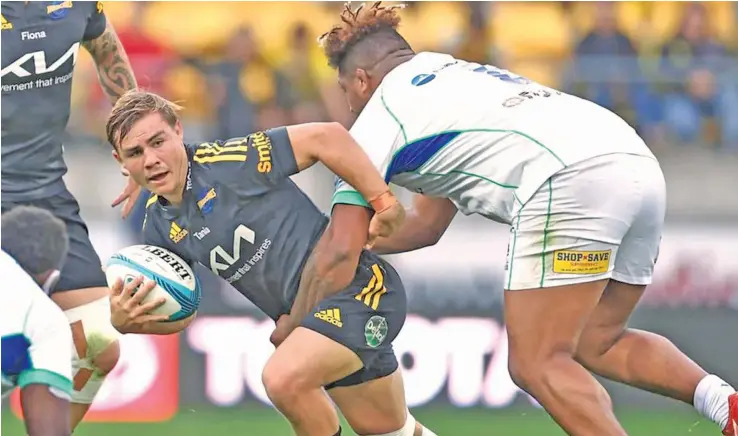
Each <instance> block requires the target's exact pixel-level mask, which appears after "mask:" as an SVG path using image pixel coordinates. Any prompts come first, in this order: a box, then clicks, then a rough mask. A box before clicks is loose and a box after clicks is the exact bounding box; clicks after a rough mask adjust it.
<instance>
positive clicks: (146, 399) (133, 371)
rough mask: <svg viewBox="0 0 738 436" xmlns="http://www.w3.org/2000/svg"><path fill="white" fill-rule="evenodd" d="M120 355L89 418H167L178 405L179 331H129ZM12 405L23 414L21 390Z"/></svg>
mask: <svg viewBox="0 0 738 436" xmlns="http://www.w3.org/2000/svg"><path fill="white" fill-rule="evenodd" d="M120 346H121V358H120V360H119V361H118V365H117V366H116V367H115V369H114V370H113V372H111V373H110V374H109V375H108V377H107V378H106V379H105V383H104V384H103V386H102V388H101V389H100V392H98V394H97V396H96V397H95V402H94V403H93V405H92V407H91V408H90V411H89V412H87V415H85V421H87V422H126V421H127V422H156V421H166V420H168V419H170V418H172V417H173V416H174V415H175V414H176V413H177V408H178V406H179V335H168V336H148V335H126V336H123V337H121V338H120ZM11 407H12V410H13V412H14V414H15V415H16V416H18V417H22V412H21V408H20V395H19V392H18V391H17V390H16V392H14V393H13V395H12V398H11Z"/></svg>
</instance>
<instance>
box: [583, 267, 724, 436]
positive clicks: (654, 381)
mask: <svg viewBox="0 0 738 436" xmlns="http://www.w3.org/2000/svg"><path fill="white" fill-rule="evenodd" d="M644 290H645V286H636V285H629V284H626V283H622V282H618V281H615V280H610V283H609V284H608V285H607V288H606V289H605V292H604V294H603V295H602V298H601V299H600V302H599V304H598V305H597V307H596V308H595V310H594V312H593V314H592V316H591V317H590V320H589V322H588V323H587V326H586V327H585V329H584V331H583V332H582V336H581V339H580V341H579V346H578V348H577V353H576V358H577V360H578V361H579V362H581V363H582V365H584V366H585V367H586V368H588V369H589V370H590V371H592V372H594V373H596V374H598V375H601V376H603V377H606V378H609V379H611V380H615V381H618V382H621V383H625V384H627V385H630V386H633V387H637V388H639V389H643V390H646V391H649V392H653V393H657V394H660V395H664V396H667V397H670V398H674V399H676V400H680V401H683V402H685V403H688V404H693V403H694V402H695V391H696V389H697V385H698V384H699V383H700V381H702V380H703V379H705V377H706V376H707V375H708V374H707V372H705V370H703V369H702V368H701V367H700V366H699V365H697V364H696V363H695V362H694V361H692V359H690V358H689V357H687V356H686V355H685V354H684V353H682V352H681V351H680V350H679V349H678V348H677V347H676V346H675V345H674V344H673V343H672V342H671V341H669V340H668V339H666V338H665V337H663V336H660V335H657V334H654V333H650V332H646V331H642V330H636V329H627V328H626V324H627V322H628V318H629V317H630V314H631V313H632V312H633V310H634V309H635V307H636V305H637V303H638V301H639V300H640V298H641V296H642V295H643V292H644ZM719 388H720V384H719V382H718V389H719ZM724 391H725V392H723V393H722V396H724V399H723V402H724V405H723V406H724V408H725V411H724V413H723V416H722V417H720V418H719V421H720V422H718V424H720V425H721V426H725V425H726V421H727V397H728V396H729V395H730V393H731V391H733V389H732V388H730V387H729V386H727V383H726V386H725V389H724ZM716 395H718V396H720V395H721V393H719V392H717V393H716ZM696 407H698V409H701V407H699V406H698V405H696ZM700 411H701V412H703V414H707V415H711V414H712V413H710V412H709V411H707V412H706V411H703V410H700ZM705 412H706V413H705ZM710 418H711V419H714V418H715V417H714V416H711V417H710Z"/></svg>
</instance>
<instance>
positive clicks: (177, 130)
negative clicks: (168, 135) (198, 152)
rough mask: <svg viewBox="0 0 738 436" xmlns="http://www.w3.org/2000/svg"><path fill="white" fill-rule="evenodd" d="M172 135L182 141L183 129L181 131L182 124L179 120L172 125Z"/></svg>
mask: <svg viewBox="0 0 738 436" xmlns="http://www.w3.org/2000/svg"><path fill="white" fill-rule="evenodd" d="M174 133H176V134H177V137H178V138H179V139H180V140H183V139H184V129H182V122H181V121H180V120H177V122H176V123H175V124H174Z"/></svg>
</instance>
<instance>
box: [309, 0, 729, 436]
mask: <svg viewBox="0 0 738 436" xmlns="http://www.w3.org/2000/svg"><path fill="white" fill-rule="evenodd" d="M396 11H397V9H396V8H384V7H381V6H380V4H379V3H374V4H373V5H372V6H371V7H363V8H359V9H358V10H356V11H353V10H350V9H348V8H347V9H346V10H345V12H344V13H343V15H342V17H341V19H342V22H343V23H342V24H341V25H339V26H337V27H334V28H333V29H332V30H331V31H330V32H328V33H327V34H326V35H324V37H323V40H322V42H323V46H324V49H325V53H326V55H327V57H328V59H329V61H330V63H331V65H332V66H334V67H336V68H337V69H338V73H339V83H340V85H341V86H342V88H343V89H344V91H345V92H346V96H347V98H348V102H349V105H350V107H351V109H352V111H353V112H355V113H358V114H360V115H359V117H358V119H357V121H356V123H355V124H354V126H353V127H352V129H351V134H352V135H353V136H354V138H355V139H356V140H357V142H359V144H360V145H361V146H362V147H364V149H365V150H366V151H367V153H368V154H369V155H370V157H371V158H372V161H373V162H374V163H375V165H376V166H377V167H378V168H379V169H380V170H381V171H382V173H383V174H384V175H385V180H386V181H388V182H389V181H392V182H394V183H396V184H398V185H400V186H403V187H406V188H408V189H410V190H413V191H415V192H417V193H419V194H422V195H416V197H415V200H414V208H413V211H412V212H411V213H410V215H409V217H408V219H407V220H406V223H405V225H404V226H403V227H402V229H401V230H400V231H398V232H397V233H395V234H393V236H392V237H391V238H389V239H387V240H380V241H378V243H377V244H376V246H375V248H376V250H377V251H379V252H380V253H397V252H403V251H409V250H413V249H416V248H420V247H423V246H427V245H431V244H433V243H435V241H437V240H438V238H440V236H441V235H442V234H443V232H444V231H445V229H446V227H447V226H448V225H449V223H450V222H451V220H452V218H453V216H454V215H455V214H456V211H457V209H461V210H462V212H464V213H465V214H471V213H477V214H480V215H483V216H485V217H488V218H490V219H493V220H496V221H500V222H504V223H507V224H510V225H512V237H511V241H510V246H509V255H508V267H507V275H508V279H507V283H506V285H505V289H506V291H505V320H506V326H507V332H508V339H509V346H510V358H509V368H510V373H511V375H512V377H513V379H514V380H515V382H516V383H517V384H518V385H519V386H520V387H522V388H523V389H525V390H526V391H527V392H529V393H530V394H531V395H533V396H534V397H535V398H536V399H537V400H538V401H539V402H540V403H541V404H542V405H543V406H544V407H545V409H546V410H547V411H548V412H549V413H550V414H551V415H552V416H553V417H554V419H555V420H556V421H557V422H558V423H559V425H561V426H562V427H563V428H564V429H565V430H567V431H568V432H569V433H570V434H581V435H589V434H598V435H622V434H625V432H624V430H623V429H622V427H621V426H620V424H619V423H618V421H617V420H616V418H615V416H614V414H613V412H612V405H611V402H610V398H609V396H608V394H607V392H606V391H605V390H604V388H603V387H602V386H601V385H600V384H599V383H598V382H597V381H596V380H595V379H594V378H593V377H592V376H591V375H590V374H589V372H588V371H587V370H586V369H589V370H591V371H593V372H595V373H597V374H600V375H602V376H604V377H607V378H610V379H613V380H616V381H620V382H623V383H626V384H629V385H631V386H635V387H639V388H641V389H646V390H649V391H651V392H655V393H659V394H662V395H667V396H670V397H672V398H675V399H679V400H682V401H684V402H687V403H690V404H694V406H695V408H696V409H697V410H698V411H699V412H700V413H702V414H703V415H704V416H706V417H707V418H709V419H711V420H713V421H714V422H716V423H718V424H719V425H720V426H721V427H722V428H723V429H724V431H725V434H729V435H734V434H736V432H737V429H738V423H736V420H738V395H737V394H735V390H734V389H733V388H732V387H731V386H729V385H728V384H727V383H725V382H724V381H722V380H721V379H720V378H718V377H716V376H714V375H708V374H707V373H706V372H705V371H704V370H703V369H702V368H700V367H699V366H698V365H697V364H695V363H694V362H693V361H691V360H690V359H689V358H688V357H686V356H685V355H684V354H682V353H681V352H680V351H679V350H678V349H677V348H676V347H675V346H674V345H673V344H672V343H671V342H670V341H668V340H667V339H665V338H663V337H661V336H659V335H655V334H652V333H648V332H643V331H637V330H632V329H627V328H626V324H627V321H628V318H629V317H630V314H631V313H632V311H633V309H634V308H635V306H636V304H637V303H638V301H639V299H640V297H641V295H642V294H643V292H644V290H645V287H646V285H648V284H649V283H650V282H651V276H652V273H653V267H654V263H655V260H656V257H657V254H658V247H659V243H660V237H661V229H662V226H663V220H664V209H665V187H664V180H663V175H662V173H661V169H660V168H659V165H658V163H657V162H656V159H655V158H654V157H653V155H652V154H651V152H650V151H649V149H648V147H647V146H646V145H645V144H644V143H643V141H642V140H641V139H640V138H639V137H638V136H637V134H636V133H635V132H634V131H633V129H632V128H630V126H628V125H627V124H626V123H625V122H624V121H623V120H621V119H620V118H619V117H617V116H616V115H614V114H612V113H611V112H609V111H607V110H605V109H603V108H601V107H599V106H597V105H595V104H593V103H590V102H587V101H585V100H582V99H579V98H576V97H573V96H569V95H565V94H563V93H560V92H558V91H556V90H553V89H550V88H546V87H543V86H541V85H538V84H536V83H533V82H531V81H529V80H527V79H525V78H522V77H519V76H516V75H514V74H512V73H510V72H508V71H504V70H500V69H497V68H495V67H492V66H486V65H479V64H472V63H467V62H464V61H462V60H458V59H454V58H453V57H451V56H449V55H444V54H437V53H420V54H417V55H416V54H415V53H414V52H413V50H412V48H411V47H410V46H409V45H408V43H407V42H406V41H405V39H404V38H403V37H402V36H401V35H400V34H399V33H398V32H397V30H396V29H397V26H398V23H399V20H400V19H399V17H398V16H397V14H396ZM334 202H335V203H346V204H361V203H362V200H361V197H360V196H358V195H357V194H356V193H355V192H353V191H352V190H351V189H350V187H348V186H347V185H346V184H345V183H342V182H341V184H340V185H339V188H338V190H337V193H336V195H335V197H334ZM585 368H586V369H585Z"/></svg>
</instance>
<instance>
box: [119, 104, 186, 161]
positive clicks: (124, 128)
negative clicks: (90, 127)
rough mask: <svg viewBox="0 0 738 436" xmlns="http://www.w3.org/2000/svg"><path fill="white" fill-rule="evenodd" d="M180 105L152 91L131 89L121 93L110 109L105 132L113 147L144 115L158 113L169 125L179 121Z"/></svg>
mask: <svg viewBox="0 0 738 436" xmlns="http://www.w3.org/2000/svg"><path fill="white" fill-rule="evenodd" d="M180 110H182V107H181V106H179V105H178V104H176V103H172V102H171V101H169V100H167V99H165V98H164V97H161V96H159V95H156V94H154V93H152V92H147V91H141V90H131V91H128V92H126V93H125V94H123V95H122V96H121V97H120V98H119V99H118V101H117V102H115V105H114V106H113V109H112V110H111V111H110V115H109V116H108V122H107V123H106V125H105V133H106V135H107V137H108V141H109V142H110V144H111V145H112V146H113V148H116V149H117V148H118V146H119V145H120V141H121V140H123V138H125V137H126V135H128V133H129V132H130V131H131V128H132V127H133V125H134V124H136V122H137V121H139V120H140V119H141V118H143V117H145V116H146V115H149V114H152V113H158V114H160V115H161V116H162V118H164V121H166V122H167V123H168V124H169V125H170V126H171V127H174V126H175V125H176V124H177V121H179V116H178V115H177V112H178V111H180Z"/></svg>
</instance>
